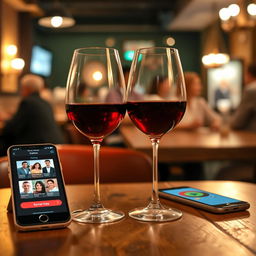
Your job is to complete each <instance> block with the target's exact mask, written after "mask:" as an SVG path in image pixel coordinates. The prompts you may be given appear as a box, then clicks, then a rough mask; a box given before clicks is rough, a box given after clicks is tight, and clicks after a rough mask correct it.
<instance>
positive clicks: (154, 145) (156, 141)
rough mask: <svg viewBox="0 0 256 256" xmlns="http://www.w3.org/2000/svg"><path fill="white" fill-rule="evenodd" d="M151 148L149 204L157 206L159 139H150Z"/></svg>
mask: <svg viewBox="0 0 256 256" xmlns="http://www.w3.org/2000/svg"><path fill="white" fill-rule="evenodd" d="M151 143H152V148H153V187H152V196H151V204H156V205H158V204H159V197H158V145H159V139H155V138H151Z"/></svg>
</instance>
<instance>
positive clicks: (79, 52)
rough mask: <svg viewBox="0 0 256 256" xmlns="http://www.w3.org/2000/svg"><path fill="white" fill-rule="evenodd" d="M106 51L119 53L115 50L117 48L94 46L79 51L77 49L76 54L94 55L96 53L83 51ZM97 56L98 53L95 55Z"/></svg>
mask: <svg viewBox="0 0 256 256" xmlns="http://www.w3.org/2000/svg"><path fill="white" fill-rule="evenodd" d="M106 49H109V50H111V51H113V52H117V49H115V48H109V47H100V46H95V47H94V46H92V47H82V48H77V49H75V50H74V53H76V54H86V55H87V54H94V53H85V52H82V51H86V50H96V51H97V50H106ZM95 54H97V53H95Z"/></svg>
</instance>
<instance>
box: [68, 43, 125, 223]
mask: <svg viewBox="0 0 256 256" xmlns="http://www.w3.org/2000/svg"><path fill="white" fill-rule="evenodd" d="M66 112H67V115H68V118H69V120H70V121H71V122H72V123H73V125H74V126H75V127H76V129H77V130H78V131H79V132H80V133H82V134H83V135H84V136H86V137H88V138H89V139H90V141H91V143H92V145H93V151H94V199H93V202H92V204H91V206H90V207H89V208H88V209H87V210H77V211H74V212H73V220H75V221H78V222H83V223H105V222H112V221H116V220H119V219H121V218H123V217H124V213H123V212H120V211H113V210H109V209H106V208H105V207H104V206H103V204H102V203H101V199H100V187H99V186H100V180H99V151H100V145H101V142H102V140H103V139H104V138H105V137H106V136H107V135H109V134H110V133H112V132H113V131H114V130H115V129H116V128H117V127H118V126H119V124H120V122H121V121H122V119H123V117H124V115H125V112H126V105H125V82H124V76H123V71H122V66H121V62H120V58H119V54H118V51H117V50H115V49H110V48H100V47H91V48H81V49H77V50H75V51H74V54H73V59H72V62H71V66H70V70H69V75H68V80H67V91H66ZM81 168H84V171H90V170H86V166H83V167H81ZM70 171H72V170H70Z"/></svg>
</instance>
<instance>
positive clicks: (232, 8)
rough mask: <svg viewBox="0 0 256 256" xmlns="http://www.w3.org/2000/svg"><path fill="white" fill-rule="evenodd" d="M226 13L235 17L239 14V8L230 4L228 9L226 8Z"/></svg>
mask: <svg viewBox="0 0 256 256" xmlns="http://www.w3.org/2000/svg"><path fill="white" fill-rule="evenodd" d="M228 11H229V14H230V16H233V17H235V16H237V15H238V14H239V12H240V7H239V5H237V4H231V5H230V6H229V7H228Z"/></svg>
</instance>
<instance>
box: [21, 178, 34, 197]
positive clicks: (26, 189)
mask: <svg viewBox="0 0 256 256" xmlns="http://www.w3.org/2000/svg"><path fill="white" fill-rule="evenodd" d="M19 189H20V197H21V198H22V199H26V198H31V197H33V190H32V182H31V180H23V181H19Z"/></svg>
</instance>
